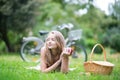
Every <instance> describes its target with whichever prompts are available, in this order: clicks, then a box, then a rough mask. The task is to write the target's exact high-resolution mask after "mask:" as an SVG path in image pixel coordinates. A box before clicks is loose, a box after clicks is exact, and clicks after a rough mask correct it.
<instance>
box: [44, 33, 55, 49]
mask: <svg viewBox="0 0 120 80" xmlns="http://www.w3.org/2000/svg"><path fill="white" fill-rule="evenodd" d="M46 45H47V47H48V48H49V49H56V48H57V43H56V39H55V35H52V34H50V35H49V36H48V38H47V39H46Z"/></svg>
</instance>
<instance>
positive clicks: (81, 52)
mask: <svg viewBox="0 0 120 80" xmlns="http://www.w3.org/2000/svg"><path fill="white" fill-rule="evenodd" d="M74 46H75V47H76V49H75V52H74V55H72V57H73V58H79V59H80V61H81V62H82V63H83V62H86V61H87V52H86V49H85V48H84V47H83V46H82V45H74Z"/></svg>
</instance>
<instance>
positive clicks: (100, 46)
mask: <svg viewBox="0 0 120 80" xmlns="http://www.w3.org/2000/svg"><path fill="white" fill-rule="evenodd" d="M97 46H100V47H101V48H102V50H103V53H104V61H106V51H105V49H104V47H103V46H102V45H101V44H96V45H95V46H94V47H93V49H92V51H91V54H90V61H92V55H93V52H94V50H95V48H96V47H97Z"/></svg>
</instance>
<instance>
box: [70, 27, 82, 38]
mask: <svg viewBox="0 0 120 80" xmlns="http://www.w3.org/2000/svg"><path fill="white" fill-rule="evenodd" d="M81 37H82V30H81V29H79V30H72V31H70V32H69V33H68V38H69V40H78V39H81Z"/></svg>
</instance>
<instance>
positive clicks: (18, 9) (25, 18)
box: [0, 0, 36, 52]
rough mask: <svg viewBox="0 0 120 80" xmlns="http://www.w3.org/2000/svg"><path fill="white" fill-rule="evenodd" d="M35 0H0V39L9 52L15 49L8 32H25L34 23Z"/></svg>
mask: <svg viewBox="0 0 120 80" xmlns="http://www.w3.org/2000/svg"><path fill="white" fill-rule="evenodd" d="M35 7H36V1H35V0H0V39H1V40H3V41H4V42H5V44H6V46H7V48H8V51H9V52H12V51H14V49H13V47H12V45H11V43H10V40H9V38H8V32H9V31H14V33H17V32H21V33H22V32H23V31H25V30H26V29H27V28H30V27H32V26H33V24H34V21H35V20H34V14H35V13H34V10H35Z"/></svg>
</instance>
